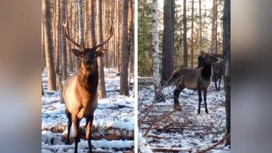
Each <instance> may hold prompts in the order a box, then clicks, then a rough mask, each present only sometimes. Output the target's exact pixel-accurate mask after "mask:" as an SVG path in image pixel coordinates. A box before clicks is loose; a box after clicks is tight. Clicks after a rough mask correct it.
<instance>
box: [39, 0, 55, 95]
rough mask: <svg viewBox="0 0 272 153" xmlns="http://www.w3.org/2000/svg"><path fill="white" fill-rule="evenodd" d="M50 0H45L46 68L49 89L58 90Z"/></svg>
mask: <svg viewBox="0 0 272 153" xmlns="http://www.w3.org/2000/svg"><path fill="white" fill-rule="evenodd" d="M50 6H51V3H50V1H47V0H44V2H43V8H42V9H43V10H44V14H45V16H44V23H45V29H44V32H45V35H44V36H45V42H44V49H45V59H46V70H47V74H48V90H56V74H55V70H54V58H53V39H52V37H51V32H52V29H51V27H52V26H51V13H50Z"/></svg>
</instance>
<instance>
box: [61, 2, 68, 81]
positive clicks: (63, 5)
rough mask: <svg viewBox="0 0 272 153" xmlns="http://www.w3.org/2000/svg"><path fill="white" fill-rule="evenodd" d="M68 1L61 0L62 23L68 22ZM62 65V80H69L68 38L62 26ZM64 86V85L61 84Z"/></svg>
mask: <svg viewBox="0 0 272 153" xmlns="http://www.w3.org/2000/svg"><path fill="white" fill-rule="evenodd" d="M66 4H67V3H66V0H61V10H62V11H61V23H64V22H65V20H66ZM61 42H62V47H61V53H62V58H61V65H62V72H61V80H66V78H67V54H66V53H67V50H66V38H65V35H64V29H63V26H61ZM61 84H62V83H61Z"/></svg>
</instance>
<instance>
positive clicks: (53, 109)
mask: <svg viewBox="0 0 272 153" xmlns="http://www.w3.org/2000/svg"><path fill="white" fill-rule="evenodd" d="M119 80H120V77H119V76H117V75H116V72H115V70H114V69H105V81H106V91H107V98H105V99H101V100H99V102H98V108H97V109H96V111H95V114H94V123H93V128H92V131H93V132H92V133H93V134H92V136H93V137H96V138H97V140H92V145H93V151H96V152H122V151H127V150H133V148H134V140H133V138H134V99H135V98H132V97H126V96H119V89H120V88H119V87H120V84H119ZM42 81H43V87H44V89H45V95H44V96H42V152H43V153H51V152H59V153H61V152H69V153H70V152H71V153H73V152H74V151H73V150H74V144H71V145H65V144H64V143H63V141H62V139H63V135H65V134H66V133H67V130H66V126H67V118H66V115H65V105H64V104H61V103H60V101H59V95H60V93H59V91H48V90H47V75H46V73H45V72H43V73H42ZM131 82H133V80H131ZM130 94H132V90H130ZM84 125H85V119H83V120H81V122H80V126H84ZM83 129H84V128H83ZM71 130H72V131H73V125H72V128H71ZM110 134H112V135H115V136H116V135H117V136H120V139H119V137H118V138H115V139H114V140H109V139H108V140H106V139H104V138H105V136H107V135H110ZM72 136H73V134H72V135H71V137H72ZM101 138H102V139H101ZM78 151H79V153H83V152H84V153H85V152H87V151H88V144H87V141H86V140H83V139H81V141H80V142H79V149H78Z"/></svg>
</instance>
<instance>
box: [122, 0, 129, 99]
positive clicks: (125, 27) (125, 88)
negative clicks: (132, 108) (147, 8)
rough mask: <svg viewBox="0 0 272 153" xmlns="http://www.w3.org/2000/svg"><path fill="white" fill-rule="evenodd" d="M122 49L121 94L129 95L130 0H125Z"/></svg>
mask: <svg viewBox="0 0 272 153" xmlns="http://www.w3.org/2000/svg"><path fill="white" fill-rule="evenodd" d="M121 32H122V43H121V44H122V50H121V71H120V95H128V62H129V61H128V60H129V51H128V0H123V26H122V28H121Z"/></svg>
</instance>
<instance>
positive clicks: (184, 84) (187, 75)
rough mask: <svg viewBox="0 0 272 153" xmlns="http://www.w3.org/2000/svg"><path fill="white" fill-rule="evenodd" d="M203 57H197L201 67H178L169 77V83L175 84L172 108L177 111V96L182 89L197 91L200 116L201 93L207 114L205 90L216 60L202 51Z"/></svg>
mask: <svg viewBox="0 0 272 153" xmlns="http://www.w3.org/2000/svg"><path fill="white" fill-rule="evenodd" d="M202 54H203V56H199V57H198V60H199V62H201V63H203V67H200V68H197V69H193V68H187V67H184V66H182V67H179V68H178V69H177V70H175V71H174V72H173V74H172V76H171V79H170V80H171V81H170V83H171V82H173V81H174V82H175V84H176V89H175V90H174V107H175V109H177V110H181V106H180V104H179V100H178V98H179V94H180V92H181V91H182V90H183V89H184V88H187V89H191V90H197V91H198V101H199V104H198V114H200V104H201V102H202V96H201V91H203V95H204V104H205V112H206V113H207V114H208V108H207V101H206V95H207V89H208V87H209V85H210V83H211V79H212V65H213V64H215V63H217V62H218V59H217V58H216V57H214V56H212V55H209V54H208V53H204V52H203V51H202Z"/></svg>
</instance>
